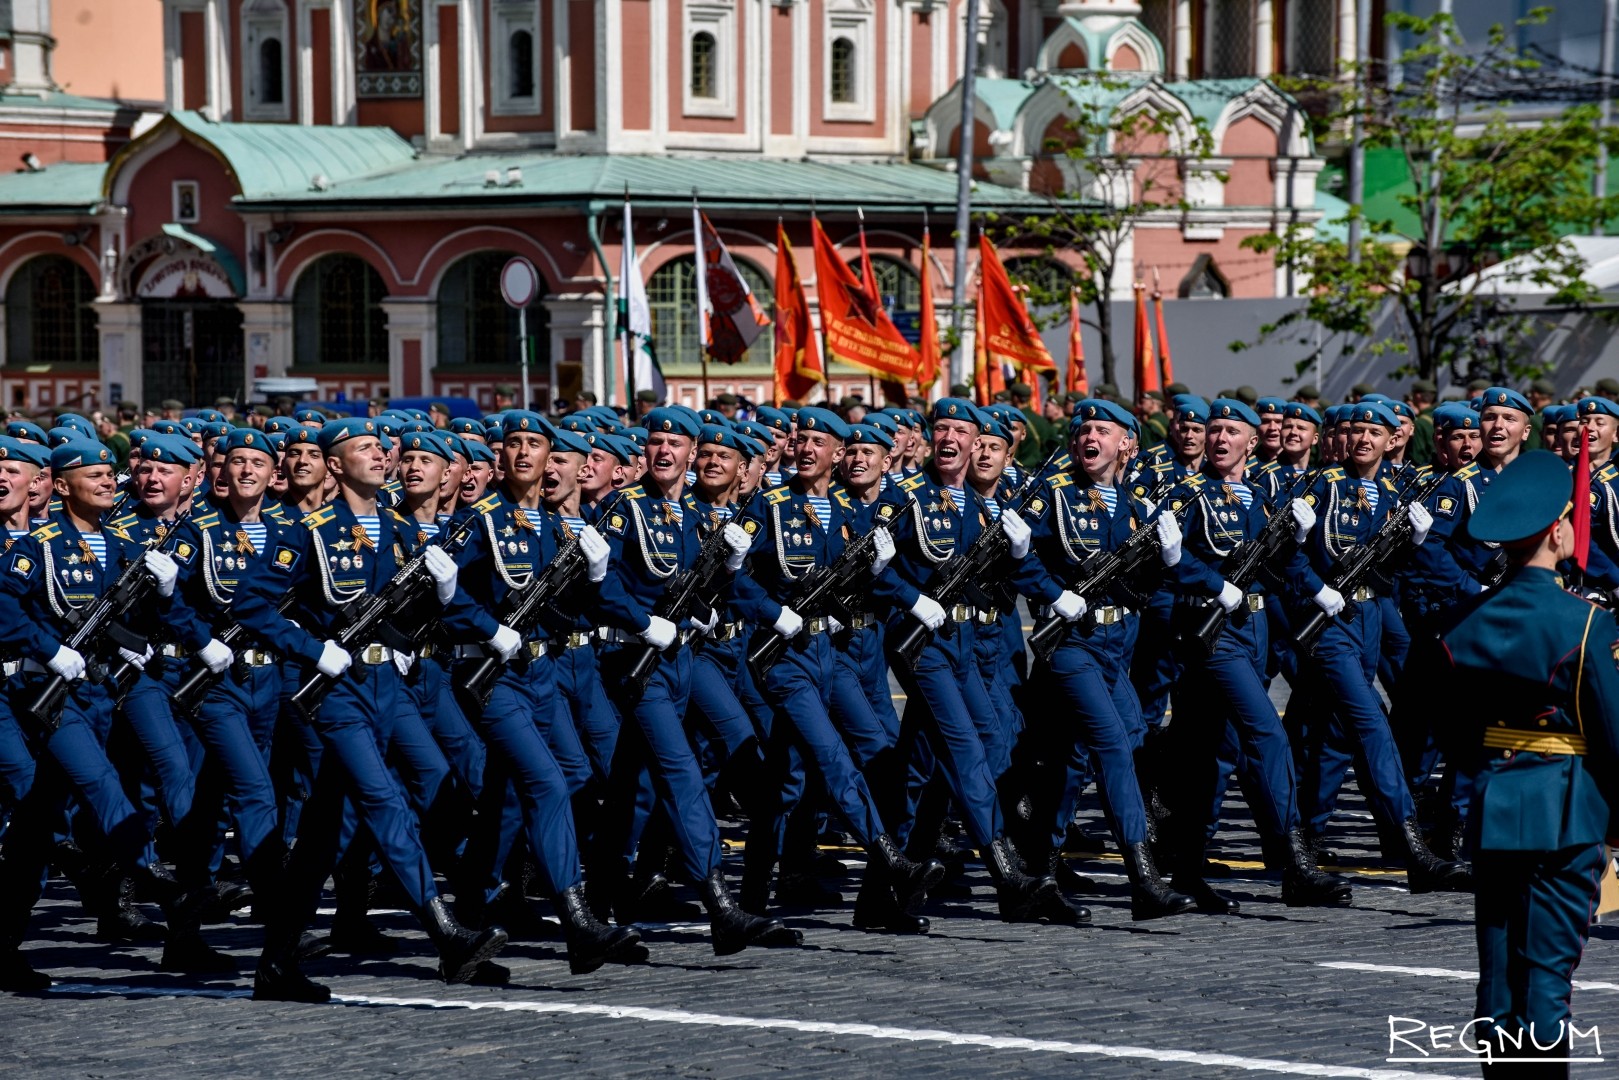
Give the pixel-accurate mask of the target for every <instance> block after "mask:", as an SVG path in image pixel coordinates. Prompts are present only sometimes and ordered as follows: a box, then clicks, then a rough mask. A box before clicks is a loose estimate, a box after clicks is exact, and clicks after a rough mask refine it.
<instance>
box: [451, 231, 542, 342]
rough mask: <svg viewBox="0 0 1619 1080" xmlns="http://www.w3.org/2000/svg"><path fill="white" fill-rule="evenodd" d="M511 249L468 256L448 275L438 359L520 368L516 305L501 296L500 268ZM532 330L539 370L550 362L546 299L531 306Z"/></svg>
mask: <svg viewBox="0 0 1619 1080" xmlns="http://www.w3.org/2000/svg"><path fill="white" fill-rule="evenodd" d="M513 254H514V253H513V252H510V251H480V252H478V253H477V254H474V255H468V256H467V257H466V258H464V259H462V260H461V261H460V262H458V263H456V264H455V265H454V266H452V267H450V269H449V270H448V271H446V272H445V274H444V279H443V281H441V282H440V283H439V287H438V362H439V363H440V364H486V365H496V366H512V367H515V366H516V365H517V364H518V362H519V361H520V360H521V355H520V354H519V353H518V332H517V331H518V326H517V309H516V308H513V307H510V306H508V305H507V303H506V301H504V300H502V299H501V297H500V271H501V269H502V268H503V267H504V266H505V265H506V263H507V262H508V261H509V260H510V259H511V258H512V256H513ZM528 332H529V336H530V337H532V338H533V339H534V354H533V357H532V359H533V361H534V362H535V363H537V364H538V365H539V366H540V370H542V371H544V370H546V369H547V367H548V365H549V364H550V362H551V360H550V358H551V332H550V319H549V317H548V315H547V312H546V310H545V305H544V304H542V303H535V304H531V305H530V306H529V309H528Z"/></svg>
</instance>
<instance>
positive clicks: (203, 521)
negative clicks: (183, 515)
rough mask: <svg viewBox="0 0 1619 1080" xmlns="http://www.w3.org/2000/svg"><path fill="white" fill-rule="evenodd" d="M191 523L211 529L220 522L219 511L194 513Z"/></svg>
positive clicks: (201, 527) (200, 527)
mask: <svg viewBox="0 0 1619 1080" xmlns="http://www.w3.org/2000/svg"><path fill="white" fill-rule="evenodd" d="M113 524H114V525H117V524H118V522H116V521H115V522H113ZM191 524H193V525H195V526H196V527H197V528H199V529H211V528H213V527H214V526H215V525H218V524H219V511H218V510H210V511H208V512H207V513H206V514H192V515H191Z"/></svg>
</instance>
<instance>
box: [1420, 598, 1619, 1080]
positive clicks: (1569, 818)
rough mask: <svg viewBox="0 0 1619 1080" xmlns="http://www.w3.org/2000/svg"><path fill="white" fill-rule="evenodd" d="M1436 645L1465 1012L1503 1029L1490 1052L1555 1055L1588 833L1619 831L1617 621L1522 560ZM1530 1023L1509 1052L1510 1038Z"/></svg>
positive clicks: (1586, 893) (1588, 854) (1583, 893)
mask: <svg viewBox="0 0 1619 1080" xmlns="http://www.w3.org/2000/svg"><path fill="white" fill-rule="evenodd" d="M1444 643H1445V649H1446V651H1447V654H1448V656H1449V660H1450V665H1451V667H1450V670H1449V671H1448V672H1443V673H1442V682H1443V684H1444V685H1443V693H1445V695H1446V700H1447V701H1448V702H1450V704H1451V706H1452V707H1453V710H1454V711H1452V712H1451V714H1450V715H1452V716H1454V717H1459V718H1465V722H1466V723H1467V724H1468V730H1467V732H1466V733H1465V735H1464V736H1463V737H1461V738H1460V740H1459V741H1462V742H1464V743H1466V744H1467V745H1468V748H1469V751H1470V754H1469V760H1468V761H1467V763H1466V765H1467V768H1468V769H1469V771H1470V772H1472V773H1473V774H1474V776H1475V794H1474V800H1473V806H1472V813H1471V816H1470V818H1469V821H1468V837H1469V840H1470V843H1471V844H1472V847H1473V849H1474V863H1473V868H1474V875H1475V880H1476V889H1477V896H1478V900H1477V914H1476V923H1477V937H1478V944H1479V986H1478V1003H1477V1015H1478V1016H1479V1017H1480V1018H1484V1017H1489V1018H1493V1020H1494V1022H1495V1027H1496V1028H1498V1029H1501V1030H1502V1031H1503V1032H1505V1033H1506V1035H1505V1036H1503V1037H1508V1038H1509V1042H1508V1043H1507V1047H1506V1049H1507V1051H1508V1052H1507V1053H1504V1054H1502V1056H1514V1057H1518V1056H1528V1054H1530V1053H1533V1052H1535V1050H1536V1049H1538V1047H1545V1046H1553V1045H1556V1046H1558V1047H1559V1050H1560V1051H1561V1052H1562V1053H1566V1052H1567V1050H1568V1042H1567V1041H1566V1040H1560V1039H1559V1035H1560V1034H1561V1032H1560V1031H1559V1026H1560V1024H1561V1023H1562V1022H1563V1021H1566V1020H1568V1018H1569V1015H1570V1014H1569V979H1570V978H1571V977H1572V974H1573V972H1574V969H1575V967H1576V965H1578V963H1579V960H1580V954H1581V952H1582V951H1583V949H1584V947H1585V942H1586V938H1587V935H1588V933H1589V927H1590V923H1591V917H1592V914H1593V913H1594V911H1595V910H1596V902H1597V895H1598V892H1599V891H1600V878H1601V874H1602V870H1603V867H1604V865H1605V863H1606V861H1607V860H1606V858H1605V855H1604V852H1603V848H1602V841H1603V839H1604V837H1612V836H1614V835H1615V833H1616V832H1619V829H1616V828H1615V825H1616V822H1615V819H1614V811H1615V808H1619V666H1616V663H1615V658H1616V657H1619V625H1616V624H1615V622H1614V617H1613V616H1612V615H1611V614H1609V613H1608V612H1607V611H1604V610H1602V609H1601V608H1598V607H1596V606H1595V605H1593V604H1591V603H1589V602H1588V601H1585V600H1582V599H1579V598H1578V597H1575V596H1572V595H1570V594H1569V593H1567V592H1565V591H1564V589H1563V588H1562V580H1561V579H1560V578H1559V577H1557V576H1556V575H1555V574H1553V573H1552V572H1551V571H1550V570H1545V569H1540V568H1535V567H1526V568H1523V569H1520V570H1517V571H1516V572H1513V573H1511V574H1509V575H1508V577H1507V578H1506V580H1504V581H1503V582H1502V583H1501V585H1500V587H1499V588H1497V589H1495V590H1494V591H1492V592H1490V593H1488V594H1487V595H1485V596H1484V597H1481V598H1480V599H1479V600H1478V601H1477V602H1476V603H1475V604H1473V605H1471V606H1470V607H1469V608H1468V609H1467V610H1466V611H1465V612H1464V613H1463V614H1462V615H1461V617H1460V618H1459V619H1458V620H1457V622H1456V624H1455V625H1454V626H1452V627H1451V628H1450V630H1448V631H1447V632H1446V633H1445V635H1444ZM1531 1023H1532V1024H1533V1025H1534V1029H1533V1032H1532V1034H1533V1035H1534V1039H1533V1040H1531V1039H1528V1038H1524V1039H1523V1046H1524V1053H1520V1052H1519V1051H1518V1050H1517V1049H1516V1047H1515V1046H1514V1045H1513V1043H1512V1041H1510V1040H1512V1039H1516V1038H1520V1037H1522V1033H1523V1032H1524V1031H1526V1030H1527V1029H1529V1025H1530V1024H1531ZM1486 1030H1487V1028H1486ZM1492 1041H1493V1040H1492ZM1537 1044H1538V1046H1537ZM1495 1049H1496V1051H1497V1052H1498V1053H1499V1052H1500V1051H1501V1050H1502V1049H1503V1048H1502V1047H1501V1046H1500V1045H1499V1044H1496V1046H1495ZM1553 1053H1554V1054H1558V1056H1561V1054H1560V1053H1559V1052H1558V1051H1557V1050H1554V1051H1553Z"/></svg>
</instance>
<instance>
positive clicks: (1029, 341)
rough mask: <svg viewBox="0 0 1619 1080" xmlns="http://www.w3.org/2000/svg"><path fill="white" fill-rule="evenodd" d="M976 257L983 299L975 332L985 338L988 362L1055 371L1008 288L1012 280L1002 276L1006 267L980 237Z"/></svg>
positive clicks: (1037, 333) (1018, 298)
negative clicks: (981, 316) (977, 327)
mask: <svg viewBox="0 0 1619 1080" xmlns="http://www.w3.org/2000/svg"><path fill="white" fill-rule="evenodd" d="M978 256H979V262H978V273H979V282H980V285H979V290H980V291H979V295H980V296H981V297H982V298H983V299H982V305H983V317H984V321H983V322H981V323H980V324H979V328H980V329H979V333H980V334H982V335H983V337H984V339H985V346H984V347H985V348H986V349H987V350H988V351H989V358H990V360H991V361H993V362H995V363H996V364H1000V363H1006V364H1009V365H1011V367H1012V368H1013V369H1015V370H1020V371H1024V372H1025V373H1027V372H1029V371H1056V370H1057V365H1056V362H1055V361H1053V360H1052V359H1051V353H1049V352H1047V351H1046V343H1045V342H1044V341H1042V340H1040V331H1039V329H1037V328H1036V327H1035V325H1034V320H1033V319H1031V318H1029V309H1028V308H1027V307H1025V306H1024V304H1023V297H1021V296H1019V295H1018V292H1017V290H1016V289H1014V288H1013V287H1012V279H1011V278H1009V277H1007V276H1006V267H1004V266H1002V265H1001V259H1000V256H999V255H997V254H996V253H995V245H994V244H992V243H990V241H989V237H987V236H984V235H983V234H979V237H978Z"/></svg>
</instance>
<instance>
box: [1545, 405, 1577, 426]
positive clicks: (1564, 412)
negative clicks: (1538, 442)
mask: <svg viewBox="0 0 1619 1080" xmlns="http://www.w3.org/2000/svg"><path fill="white" fill-rule="evenodd" d="M1579 416H1580V407H1579V406H1578V405H1548V406H1546V407H1545V408H1544V409H1541V410H1540V422H1541V424H1543V425H1548V426H1549V425H1551V424H1561V423H1564V422H1566V421H1568V420H1577V419H1579Z"/></svg>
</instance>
